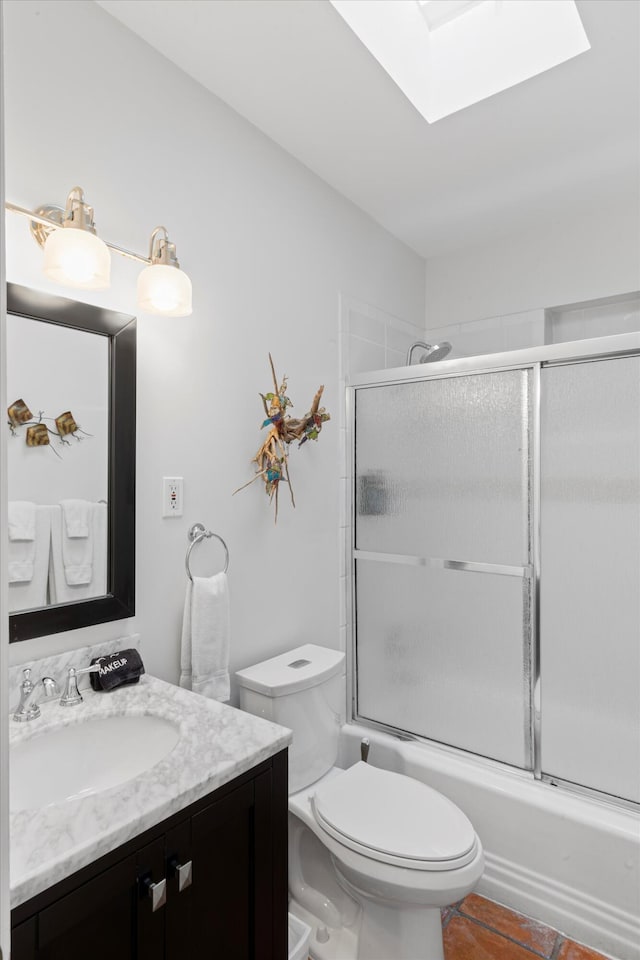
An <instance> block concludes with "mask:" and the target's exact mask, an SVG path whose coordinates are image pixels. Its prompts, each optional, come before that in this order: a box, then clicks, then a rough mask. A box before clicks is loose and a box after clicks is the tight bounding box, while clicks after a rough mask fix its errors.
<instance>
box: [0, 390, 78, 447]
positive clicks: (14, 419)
mask: <svg viewBox="0 0 640 960" xmlns="http://www.w3.org/2000/svg"><path fill="white" fill-rule="evenodd" d="M7 417H8V420H7V422H8V424H9V430H10V431H11V436H12V437H17V436H18V430H19V429H20V427H26V431H25V440H26V444H27V446H28V447H43V446H49V447H50V449H51V450H53V452H54V453H55V455H56V456H57V457H59V456H60V454H59V453H58V451H57V450H56V449H55V447H53V446H51V439H50V435H51V436H52V437H57V438H58V440H59V441H60V443H61V444H66V445H67V446H68V445H69V441H68V440H65V437H73V438H74V440H78V441H79V440H82V437H80V436H78V434H80V433H82V434H84V436H85V437H90V436H92V434H90V433H87V432H86V430H82V429H81V428H80V427H79V426H78V424H77V423H76V421H75V420H74V417H73V414H72V413H71V411H70V410H67V411H66V412H65V413H61V414H60V416H59V417H45V415H44V410H39V411H38V416H37V418H36V417H35V416H34V414H33V413H31V410H30V409H29V407H28V406H27V404H26V403H25V402H24V400H22V399H20V400H16V401H15V403H12V404H11V406H10V407H9V409H8V410H7ZM45 420H49V421H50V422H54V423H55V425H56V427H57V430H52V429H51V427H48V426H47V425H46V423H44V421H45Z"/></svg>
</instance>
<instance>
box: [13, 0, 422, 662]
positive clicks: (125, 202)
mask: <svg viewBox="0 0 640 960" xmlns="http://www.w3.org/2000/svg"><path fill="white" fill-rule="evenodd" d="M5 6H6V53H5V57H6V140H7V147H6V149H7V158H6V159H7V166H6V171H7V173H6V181H7V198H8V199H10V200H12V201H13V202H15V203H19V204H22V205H24V206H28V207H34V206H37V205H39V204H42V203H47V202H48V203H51V202H54V203H61V202H62V201H63V199H64V197H65V196H66V193H67V191H68V190H69V189H70V188H71V187H72V186H73V185H75V184H76V183H77V184H80V185H81V186H82V187H83V188H84V189H85V192H86V195H87V199H88V201H89V202H90V203H92V204H93V205H94V206H95V209H96V223H97V227H98V231H99V233H101V234H102V235H103V236H104V237H105V238H107V239H109V240H112V241H114V242H117V243H119V244H121V245H122V246H125V247H128V248H132V249H135V250H140V251H145V250H146V247H147V243H148V237H149V234H150V232H151V230H152V229H153V228H154V227H155V226H156V225H157V224H159V223H163V224H165V225H166V226H167V228H168V229H169V232H170V236H171V238H172V239H173V240H174V241H175V242H176V244H177V246H178V255H179V258H180V260H181V263H182V265H183V267H184V268H185V269H186V270H187V271H188V273H189V274H190V276H191V278H192V280H193V288H194V314H193V316H192V317H191V318H189V319H185V320H171V319H162V318H152V317H147V316H142V317H141V318H140V321H139V325H138V349H139V354H138V474H137V481H138V500H137V508H138V523H137V539H138V546H137V615H136V618H135V622H134V623H119V624H111V625H109V624H107V625H103V626H101V627H96V628H92V629H91V630H82V631H76V632H75V633H74V634H73V635H71V634H67V635H62V636H58V637H55V638H52V639H51V640H43V639H42V638H40V639H39V640H35V641H28V642H25V643H22V644H17V645H15V644H14V645H13V647H12V650H11V656H12V661H13V662H18V661H22V660H26V659H28V658H30V657H33V656H38V655H41V651H43V652H44V651H47V650H49V651H50V650H53V649H64V648H68V647H70V646H71V645H76V646H80V645H83V644H85V643H87V642H91V641H92V640H95V641H98V640H101V639H105V638H108V637H117V636H119V635H121V634H122V633H124V632H125V631H126V630H133V629H136V630H138V631H139V632H140V633H141V634H142V642H143V653H144V657H145V661H146V665H147V668H148V669H149V670H150V671H151V672H153V673H155V674H157V675H159V676H161V677H165V678H168V679H176V677H177V671H178V657H179V642H178V638H179V633H180V623H181V617H182V603H183V596H184V585H185V576H184V554H185V548H186V546H187V540H186V531H187V529H188V527H189V526H190V525H191V524H192V523H193V522H195V521H202V522H203V523H205V524H206V525H207V526H209V527H210V528H212V529H213V530H216V531H218V532H220V533H221V534H222V535H223V536H224V537H225V539H226V540H227V541H228V543H229V547H230V550H231V568H230V584H231V592H232V619H233V646H232V667H234V668H236V667H239V666H241V665H245V664H247V663H250V662H252V661H255V660H256V659H258V658H262V657H265V656H270V655H272V654H275V653H277V652H279V651H281V650H284V649H286V648H287V646H288V645H291V644H297V643H299V642H303V641H307V640H311V641H317V642H320V643H324V644H326V645H334V646H337V645H338V643H339V629H338V628H339V623H340V610H339V573H340V567H339V545H340V537H339V520H340V514H339V483H338V480H339V468H338V465H339V429H338V426H339V424H338V419H337V417H338V410H339V388H338V349H339V332H338V317H339V295H340V294H343V295H345V296H352V297H355V298H357V299H359V300H360V301H364V302H365V303H369V304H371V305H373V306H374V307H376V308H377V309H380V310H384V311H387V312H389V313H390V314H393V315H394V316H396V317H399V318H401V319H403V320H405V321H408V322H410V323H413V324H415V325H417V326H418V327H421V326H422V325H423V318H424V261H423V260H422V259H421V258H420V257H418V256H417V255H416V254H414V253H413V252H411V251H410V250H408V248H406V247H405V246H403V245H402V244H401V243H399V242H398V241H396V240H395V239H393V238H392V237H390V236H389V235H388V234H387V233H386V232H385V231H384V230H382V229H381V228H379V227H378V226H377V225H376V224H374V223H373V221H371V220H370V219H369V218H368V217H366V216H365V215H364V214H362V213H361V212H360V211H358V210H357V209H356V208H355V207H354V206H353V205H351V204H350V203H348V202H347V201H345V200H344V199H343V198H342V197H340V196H339V195H338V194H337V193H335V192H334V191H333V190H331V189H330V188H329V187H327V186H326V185H325V184H324V183H323V182H322V181H320V180H319V179H318V178H317V177H315V176H314V175H312V174H311V173H310V172H309V171H308V170H307V169H306V168H304V167H303V166H302V165H301V164H299V163H298V162H296V161H295V160H293V159H292V158H291V157H290V156H289V155H287V154H286V153H284V152H283V151H282V150H281V149H280V148H278V147H277V146H276V145H275V144H274V143H272V142H271V141H270V140H268V139H267V138H266V137H265V136H263V135H262V134H260V133H259V132H258V131H257V130H256V129H255V128H253V127H251V126H250V125H249V124H248V123H246V122H245V121H244V120H242V119H241V118H240V117H239V116H238V115H237V114H235V113H234V112H233V111H232V110H230V109H229V108H228V107H226V106H225V105H224V104H223V103H221V102H220V101H219V100H217V99H216V98H215V97H213V96H212V95H211V94H209V93H207V92H206V91H205V90H204V89H203V88H201V87H199V86H198V85H197V84H196V83H195V82H194V81H192V80H190V79H189V78H187V77H186V76H185V75H184V74H182V73H181V72H179V71H178V70H177V69H176V68H174V67H173V66H172V65H171V64H170V63H169V62H168V61H166V60H165V59H164V58H162V57H161V56H160V55H159V54H157V53H156V52H155V51H153V50H152V49H151V48H150V47H148V46H147V45H146V44H144V43H143V42H142V41H141V40H139V39H138V38H137V37H135V36H134V35H133V34H130V33H129V32H128V31H126V30H125V29H124V28H123V27H122V26H121V25H120V24H119V23H117V22H116V21H115V20H113V19H112V18H110V17H109V16H108V15H107V14H106V13H105V12H104V11H103V10H101V9H100V8H99V7H97V6H96V5H94V4H93V3H91V2H89V0H59V2H58V0H46V2H45V0H41V2H25V0H21V2H17V0H9V2H7V3H6V4H5ZM52 51H55V53H53V54H52ZM67 53H68V54H69V55H68V56H67V55H66V54H67ZM256 82H258V79H257V80H256ZM7 229H8V236H7V278H8V279H9V280H13V281H16V282H19V283H24V284H26V285H29V286H33V287H38V288H40V289H50V290H51V291H52V292H56V293H62V294H63V295H67V296H69V295H72V294H71V293H70V292H69V291H64V290H62V289H61V288H59V287H56V288H53V287H51V286H49V285H48V283H47V282H46V281H45V280H44V278H43V277H42V274H41V272H40V267H41V254H40V252H39V251H38V249H37V247H36V246H35V244H34V243H33V241H32V240H31V238H30V237H29V233H28V229H27V225H26V221H24V220H23V219H21V218H18V217H15V216H13V217H9V218H8V220H7ZM136 276H137V267H136V265H135V264H133V263H131V262H129V261H125V260H122V259H120V258H115V257H114V262H113V265H112V287H111V289H110V291H108V292H107V293H106V294H96V295H95V296H92V297H91V298H90V297H89V296H84V292H83V297H81V298H80V299H86V300H89V299H91V301H92V302H95V303H100V304H105V305H108V306H109V307H111V308H112V309H115V310H121V311H124V312H126V313H134V312H135V278H136ZM269 351H271V352H272V353H273V357H274V360H275V363H276V369H277V371H278V373H279V374H283V373H287V374H288V375H289V396H290V397H291V398H292V399H293V401H294V403H295V409H294V411H293V413H294V414H298V415H301V414H303V413H304V412H305V410H307V409H308V405H309V403H310V401H311V399H312V397H313V394H314V392H315V390H316V388H317V387H318V385H319V384H320V383H324V384H325V396H324V402H325V404H326V407H327V409H328V410H329V411H330V412H331V413H333V414H335V417H336V420H335V421H331V422H329V423H328V424H326V426H325V428H324V430H323V432H322V435H321V436H320V438H319V441H318V443H317V444H312V443H308V444H306V445H305V446H304V447H303V448H302V449H301V450H297V449H295V450H292V456H291V473H292V480H293V485H294V491H295V494H296V502H297V505H298V506H297V509H296V510H293V509H291V507H290V504H289V503H288V502H287V497H286V495H285V496H283V497H282V498H281V504H280V517H279V520H278V524H277V526H275V525H274V522H273V512H272V510H270V509H269V507H268V505H267V502H266V496H265V494H264V493H263V492H262V490H261V489H260V487H259V484H258V483H256V484H254V485H253V486H252V487H250V488H249V489H248V490H245V491H243V492H242V493H240V494H238V495H237V496H235V497H232V496H231V494H232V492H233V490H234V489H235V488H236V487H238V486H239V485H241V484H242V483H244V482H245V481H246V480H248V479H249V478H250V476H251V469H252V468H251V466H250V463H249V461H250V460H251V457H252V456H253V455H254V453H255V450H256V449H257V447H258V445H259V443H260V432H259V429H258V428H259V424H260V422H261V420H262V415H261V414H262V408H261V403H260V399H259V397H258V391H263V392H264V391H266V390H267V389H270V373H269V367H268V359H267V354H268V352H269ZM9 362H10V361H9ZM162 476H183V477H184V478H185V515H184V517H183V518H181V519H178V520H176V519H171V520H163V519H162V518H161V503H160V494H161V478H162ZM283 492H284V493H285V494H286V491H283ZM197 550H198V558H197V560H196V564H195V566H196V568H197V566H198V564H201V568H200V570H199V571H198V570H196V572H201V573H204V572H214V570H215V569H217V564H218V563H219V555H217V554H215V548H214V547H213V546H212V545H211V544H209V543H206V544H202V545H200V547H198V548H197ZM194 556H195V552H194Z"/></svg>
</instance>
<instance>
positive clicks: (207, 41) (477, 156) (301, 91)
mask: <svg viewBox="0 0 640 960" xmlns="http://www.w3.org/2000/svg"><path fill="white" fill-rule="evenodd" d="M97 2H99V4H100V6H101V7H103V8H104V9H105V10H106V11H108V12H109V13H110V14H112V15H113V16H114V17H116V18H117V19H118V20H120V21H121V22H122V23H123V24H125V25H126V26H127V27H129V28H130V29H131V30H133V31H134V32H135V33H137V34H139V35H140V36H141V37H142V38H143V39H144V40H146V41H147V42H148V43H149V44H151V45H152V46H153V47H155V48H156V49H157V50H159V51H160V52H161V53H163V54H164V55H165V56H166V57H167V58H168V59H169V60H171V61H172V62H173V63H175V64H176V65H177V66H178V67H180V68H181V69H182V70H184V71H185V72H186V73H188V74H190V76H192V77H193V78H194V79H195V80H197V81H198V82H200V83H201V84H203V86H205V87H206V88H207V89H208V90H210V91H212V92H213V93H215V94H216V95H217V96H219V97H220V98H221V99H222V100H224V101H226V102H227V103H228V104H229V105H230V106H231V107H233V108H234V109H235V110H237V111H238V113H240V114H242V115H243V116H244V117H246V118H247V119H248V120H249V121H251V123H253V124H255V125H256V126H257V127H258V128H259V129H260V130H262V131H263V132H264V133H266V134H267V135H268V136H269V137H271V138H272V139H273V140H275V141H276V142H277V143H279V144H280V145H281V146H282V147H284V149H285V150H287V151H288V152H289V153H291V154H293V156H295V157H297V158H298V159H299V160H300V161H301V162H302V163H304V164H305V165H306V166H307V167H309V168H310V169H311V170H313V171H314V172H315V173H316V174H318V176H320V177H322V179H323V180H325V181H326V182H327V183H329V184H330V185H331V186H333V187H334V188H335V189H336V190H338V191H340V193H342V194H344V196H346V197H348V198H349V199H350V200H352V201H353V202H354V203H356V204H357V205H358V206H359V207H361V208H362V209H363V210H365V211H366V212H367V213H369V214H370V215H371V216H372V217H373V218H374V219H375V220H377V221H378V222H379V223H380V224H382V226H384V227H385V228H386V229H387V230H389V231H390V232H391V233H392V234H394V235H395V236H397V237H399V238H400V239H401V240H404V241H405V242H406V243H407V244H408V245H409V246H411V247H413V248H414V249H415V250H416V251H417V252H418V253H420V254H422V256H424V257H430V256H434V255H438V254H441V253H445V252H448V251H451V250H454V249H457V248H461V247H466V246H469V245H473V244H476V243H480V242H482V241H483V240H490V239H492V238H498V237H501V236H507V235H508V234H510V233H512V232H514V231H518V230H521V229H526V228H528V227H531V228H534V227H539V226H542V225H544V224H548V225H549V227H550V229H552V228H553V222H554V221H555V220H556V219H557V218H562V217H564V216H574V215H577V214H579V213H580V212H581V211H588V210H589V209H591V208H592V207H593V206H594V205H596V206H598V207H602V206H604V205H607V204H615V205H619V204H620V203H622V202H627V203H633V204H636V205H637V204H638V177H639V170H640V3H638V2H637V0H578V4H577V5H578V9H579V12H580V15H581V18H582V22H583V24H584V27H585V30H586V32H587V36H588V38H589V41H590V43H591V50H590V51H588V52H587V53H584V54H581V55H580V56H578V57H576V58H574V59H573V60H570V61H568V62H567V63H564V64H561V65H560V66H558V67H555V68H554V69H552V70H550V71H548V72H547V73H545V74H543V75H542V76H538V77H535V78H533V79H531V80H527V81H526V82H524V83H521V84H519V85H518V86H517V87H514V88H512V89H511V90H507V91H505V92H503V93H500V94H498V95H497V96H494V97H492V98H490V99H489V100H485V101H483V102H482V103H479V104H475V105H474V106H471V107H468V108H467V109H466V110H463V111H461V112H460V113H457V114H454V115H453V116H450V117H446V118H445V119H443V120H440V121H438V122H437V123H434V124H427V122H426V121H425V120H424V119H423V118H422V117H421V116H420V115H419V114H418V113H417V111H416V110H415V109H414V108H413V107H412V106H411V104H410V103H409V102H408V100H406V99H405V97H404V95H403V94H402V93H401V91H400V90H399V89H398V87H396V86H395V84H394V83H393V81H392V80H391V79H390V78H389V76H388V75H387V74H386V73H385V71H384V70H383V69H382V67H381V66H380V65H379V64H378V63H377V62H376V60H374V58H373V57H372V56H371V55H370V54H369V53H368V51H367V50H366V49H365V48H364V47H363V46H362V45H361V43H360V41H359V40H358V39H357V38H356V37H355V35H354V34H353V33H352V32H351V31H350V29H349V28H348V26H347V25H346V24H345V22H344V21H343V20H342V18H341V17H340V16H339V15H338V14H337V13H336V11H335V10H334V9H333V7H332V6H331V4H330V3H329V2H328V0H97ZM507 2H517V0H507Z"/></svg>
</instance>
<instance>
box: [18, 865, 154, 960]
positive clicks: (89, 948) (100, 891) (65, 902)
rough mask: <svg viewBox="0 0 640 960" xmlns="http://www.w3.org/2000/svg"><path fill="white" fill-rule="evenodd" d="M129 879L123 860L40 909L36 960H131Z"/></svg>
mask: <svg viewBox="0 0 640 960" xmlns="http://www.w3.org/2000/svg"><path fill="white" fill-rule="evenodd" d="M135 876H136V863H135V857H133V856H132V857H128V858H127V859H126V860H123V861H122V862H121V863H118V864H116V866H115V867H111V868H110V869H109V870H105V872H104V873H101V874H100V875H99V876H98V877H95V878H94V879H93V880H90V881H88V882H87V883H85V884H83V886H82V887H80V888H79V889H78V890H74V892H73V893H70V894H68V895H67V896H66V897H62V898H61V899H60V900H58V901H57V902H56V903H54V904H53V905H52V906H50V907H47V908H46V909H45V910H42V911H41V912H40V914H39V915H38V950H37V954H36V956H37V958H38V960H87V957H91V960H114V958H116V957H117V960H136V953H135V937H134V934H135V917H136V903H135V895H136V889H135ZM25 956H26V957H28V956H29V954H28V953H27V954H25Z"/></svg>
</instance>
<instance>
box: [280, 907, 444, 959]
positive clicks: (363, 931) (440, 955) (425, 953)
mask: <svg viewBox="0 0 640 960" xmlns="http://www.w3.org/2000/svg"><path fill="white" fill-rule="evenodd" d="M289 910H290V912H291V913H292V914H293V915H294V916H296V917H298V919H299V920H302V921H303V922H304V923H306V924H308V925H309V926H310V927H311V941H310V944H309V956H310V958H311V960H444V951H443V946H442V922H441V917H440V910H439V909H438V908H437V907H420V908H416V909H411V908H400V909H399V908H398V907H397V906H384V905H382V904H374V903H371V901H370V902H369V903H368V904H367V910H366V911H364V912H363V913H362V914H361V918H360V920H361V922H360V923H359V924H358V927H353V928H348V927H339V928H336V927H328V926H326V925H325V924H323V923H322V922H321V921H320V920H318V918H317V917H315V916H313V914H311V913H309V911H308V910H305V909H304V907H301V906H300V904H299V903H296V901H295V900H292V901H291V903H290V905H289ZM400 914H402V916H400Z"/></svg>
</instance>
